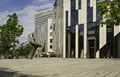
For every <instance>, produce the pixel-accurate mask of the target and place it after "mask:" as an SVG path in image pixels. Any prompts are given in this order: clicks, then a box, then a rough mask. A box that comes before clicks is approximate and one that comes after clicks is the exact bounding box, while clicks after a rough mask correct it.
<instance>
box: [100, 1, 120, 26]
mask: <svg viewBox="0 0 120 77" xmlns="http://www.w3.org/2000/svg"><path fill="white" fill-rule="evenodd" d="M98 8H99V9H100V12H101V14H102V15H104V19H105V21H102V22H101V23H102V24H106V25H108V26H114V25H116V26H118V25H120V0H105V1H101V0H99V2H98Z"/></svg>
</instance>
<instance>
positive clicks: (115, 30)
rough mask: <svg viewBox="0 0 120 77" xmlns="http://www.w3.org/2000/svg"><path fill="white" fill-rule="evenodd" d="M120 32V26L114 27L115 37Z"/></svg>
mask: <svg viewBox="0 0 120 77" xmlns="http://www.w3.org/2000/svg"><path fill="white" fill-rule="evenodd" d="M119 32H120V25H119V26H115V25H114V37H115V36H116V35H117V34H118V33H119Z"/></svg>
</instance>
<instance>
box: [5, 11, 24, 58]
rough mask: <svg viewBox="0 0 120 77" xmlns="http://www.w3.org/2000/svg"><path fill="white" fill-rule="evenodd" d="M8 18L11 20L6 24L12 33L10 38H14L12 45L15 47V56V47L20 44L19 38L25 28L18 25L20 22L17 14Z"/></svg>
mask: <svg viewBox="0 0 120 77" xmlns="http://www.w3.org/2000/svg"><path fill="white" fill-rule="evenodd" d="M8 17H9V18H8V20H7V22H6V25H7V27H8V28H9V31H10V36H11V38H12V45H13V53H14V56H15V47H16V44H18V43H19V40H18V39H17V38H18V37H20V36H21V35H22V33H23V30H24V28H23V27H22V26H21V25H19V24H18V22H19V21H18V16H17V14H16V13H13V14H12V15H8Z"/></svg>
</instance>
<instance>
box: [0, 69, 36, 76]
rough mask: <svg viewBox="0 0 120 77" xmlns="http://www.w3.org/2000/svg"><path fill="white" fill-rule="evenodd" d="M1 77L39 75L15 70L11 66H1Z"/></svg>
mask: <svg viewBox="0 0 120 77" xmlns="http://www.w3.org/2000/svg"><path fill="white" fill-rule="evenodd" d="M0 77H37V76H32V75H25V74H22V73H19V72H18V71H13V70H11V69H9V68H0Z"/></svg>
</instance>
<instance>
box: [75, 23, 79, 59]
mask: <svg viewBox="0 0 120 77" xmlns="http://www.w3.org/2000/svg"><path fill="white" fill-rule="evenodd" d="M75 30H76V32H75V58H78V55H79V53H78V52H79V26H78V25H76V29H75Z"/></svg>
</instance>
